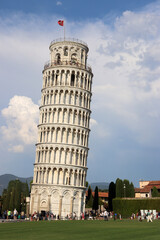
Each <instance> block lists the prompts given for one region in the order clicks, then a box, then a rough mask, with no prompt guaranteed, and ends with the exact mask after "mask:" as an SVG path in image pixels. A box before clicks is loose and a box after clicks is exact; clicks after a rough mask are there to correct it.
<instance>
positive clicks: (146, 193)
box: [135, 180, 160, 198]
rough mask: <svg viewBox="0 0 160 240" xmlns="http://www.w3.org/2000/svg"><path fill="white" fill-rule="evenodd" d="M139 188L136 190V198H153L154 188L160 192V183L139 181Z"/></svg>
mask: <svg viewBox="0 0 160 240" xmlns="http://www.w3.org/2000/svg"><path fill="white" fill-rule="evenodd" d="M139 186H140V187H139V188H135V198H146V197H152V190H153V188H154V187H156V188H157V190H158V191H159V192H160V181H143V180H140V181H139Z"/></svg>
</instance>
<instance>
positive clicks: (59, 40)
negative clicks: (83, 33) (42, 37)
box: [50, 38, 88, 47]
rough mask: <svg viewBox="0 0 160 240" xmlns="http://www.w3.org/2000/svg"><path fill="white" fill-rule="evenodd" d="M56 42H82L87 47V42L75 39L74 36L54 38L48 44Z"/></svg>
mask: <svg viewBox="0 0 160 240" xmlns="http://www.w3.org/2000/svg"><path fill="white" fill-rule="evenodd" d="M57 42H76V43H80V44H83V45H85V46H86V47H88V45H87V43H85V42H83V41H81V40H79V39H76V38H65V39H64V38H58V39H55V40H53V41H52V42H51V44H50V46H51V45H52V44H54V43H57Z"/></svg>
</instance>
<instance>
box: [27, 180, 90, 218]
mask: <svg viewBox="0 0 160 240" xmlns="http://www.w3.org/2000/svg"><path fill="white" fill-rule="evenodd" d="M85 191H86V188H79V187H78V188H76V187H75V186H73V187H72V186H69V187H68V188H67V186H65V187H64V186H57V185H55V186H54V185H52V186H51V185H44V184H43V185H39V184H38V185H37V184H32V191H31V200H30V214H33V213H35V212H37V213H38V212H39V213H41V212H42V211H45V212H50V213H52V214H54V215H56V217H57V218H59V219H65V218H66V217H67V216H68V217H69V216H70V217H73V216H76V219H80V216H81V213H82V212H84V211H85Z"/></svg>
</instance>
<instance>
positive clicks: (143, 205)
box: [113, 198, 160, 217]
mask: <svg viewBox="0 0 160 240" xmlns="http://www.w3.org/2000/svg"><path fill="white" fill-rule="evenodd" d="M142 209H143V210H153V209H155V210H157V211H160V198H149V199H148V198H147V199H136V198H132V199H122V198H115V199H113V211H114V213H117V214H121V215H122V217H130V216H131V215H132V213H135V214H136V213H137V212H138V210H142Z"/></svg>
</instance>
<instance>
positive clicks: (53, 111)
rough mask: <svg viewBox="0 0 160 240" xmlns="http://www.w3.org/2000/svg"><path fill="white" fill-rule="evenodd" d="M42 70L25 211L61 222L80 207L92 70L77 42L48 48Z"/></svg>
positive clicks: (82, 205) (83, 46) (56, 43)
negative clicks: (28, 203) (32, 172)
mask: <svg viewBox="0 0 160 240" xmlns="http://www.w3.org/2000/svg"><path fill="white" fill-rule="evenodd" d="M49 49H50V61H49V62H47V63H46V64H45V66H44V70H43V87H42V98H41V106H40V118H39V125H38V141H37V144H36V159H35V164H34V177H33V184H32V189H31V200H30V213H31V214H32V213H33V212H35V211H36V212H38V211H39V212H41V211H50V212H52V213H53V214H56V215H57V216H58V215H59V216H60V217H61V218H64V217H66V215H67V214H68V215H69V214H72V213H73V212H75V213H76V215H77V217H78V218H79V217H80V214H81V212H84V208H85V191H86V187H85V184H86V174H87V155H88V138H89V131H90V130H89V122H90V113H91V111H90V102H91V87H92V77H93V74H92V70H91V68H90V67H89V66H87V54H88V50H89V49H88V47H87V45H86V43H84V42H82V41H80V40H77V39H66V40H65V41H64V40H62V39H57V40H55V41H52V42H51V44H50V47H49Z"/></svg>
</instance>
